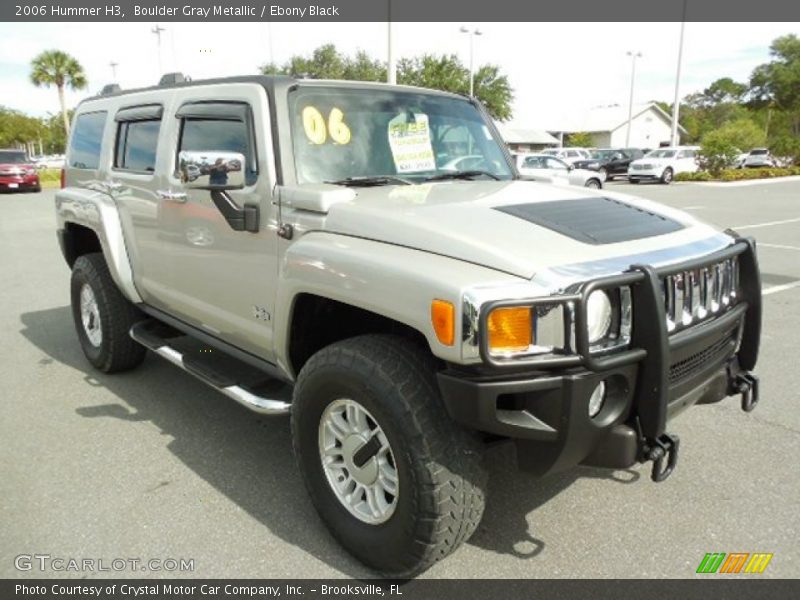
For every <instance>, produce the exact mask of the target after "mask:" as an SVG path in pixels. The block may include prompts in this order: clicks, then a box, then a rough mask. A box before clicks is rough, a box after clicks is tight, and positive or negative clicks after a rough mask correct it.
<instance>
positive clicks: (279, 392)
mask: <svg viewBox="0 0 800 600" xmlns="http://www.w3.org/2000/svg"><path fill="white" fill-rule="evenodd" d="M130 336H131V338H133V339H134V340H135V341H137V342H139V343H140V344H142V345H143V346H145V347H146V348H148V349H150V350H152V351H153V352H155V353H156V354H158V355H159V356H161V357H163V358H166V359H167V360H168V361H169V362H171V363H172V364H174V365H175V366H177V367H180V368H181V369H183V370H184V371H186V372H187V373H191V374H192V375H194V376H195V377H197V378H198V379H199V380H201V381H202V382H204V383H206V384H208V385H210V386H211V387H213V388H215V389H217V390H219V391H220V392H222V393H223V394H225V395H226V396H228V397H229V398H232V399H234V400H236V401H237V402H238V403H239V404H242V405H243V406H246V407H247V408H249V409H250V410H252V411H254V412H257V413H259V414H262V415H287V414H289V410H290V408H291V397H292V388H291V386H290V385H289V384H285V383H283V382H280V381H278V380H276V379H269V378H266V376H264V375H263V374H262V373H260V372H256V370H255V369H253V368H251V367H248V366H245V365H243V364H241V363H239V364H236V365H231V363H232V362H237V363H238V361H235V359H233V358H231V357H229V356H227V355H222V354H221V353H220V352H214V351H212V349H206V348H207V347H206V348H203V349H199V350H198V348H199V347H198V346H197V344H196V343H195V344H194V345H193V342H192V340H191V339H190V338H189V337H188V336H185V335H184V334H182V333H181V332H179V331H177V330H175V329H172V328H171V327H169V326H166V325H164V324H162V323H160V322H158V321H156V320H153V319H147V320H144V321H140V322H139V323H136V324H135V325H134V326H133V327H131V330H130ZM203 353H208V355H205V354H203ZM215 362H216V363H223V364H227V365H229V366H230V367H231V368H223V369H218V368H215V367H217V365H215V364H214V363H215ZM229 372H231V373H233V372H235V373H236V374H238V375H239V376H240V377H241V379H240V378H237V376H236V374H229ZM245 380H247V381H248V383H244V381H245Z"/></svg>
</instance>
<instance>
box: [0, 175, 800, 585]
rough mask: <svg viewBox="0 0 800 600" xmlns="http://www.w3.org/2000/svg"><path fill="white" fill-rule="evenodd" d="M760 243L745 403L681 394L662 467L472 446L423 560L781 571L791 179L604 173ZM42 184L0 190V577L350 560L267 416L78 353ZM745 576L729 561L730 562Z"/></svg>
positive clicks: (352, 565)
mask: <svg viewBox="0 0 800 600" xmlns="http://www.w3.org/2000/svg"><path fill="white" fill-rule="evenodd" d="M608 188H609V189H613V190H614V191H619V192H628V193H635V194H638V195H641V196H643V197H647V198H651V199H654V200H657V201H660V202H664V203H666V204H668V205H670V206H674V207H677V208H682V209H685V210H687V211H689V212H691V213H692V214H694V215H696V216H697V217H699V218H701V219H704V220H707V221H709V222H711V223H714V224H716V225H719V226H720V227H734V228H735V229H737V230H738V231H740V232H741V233H742V234H748V235H753V236H755V237H756V238H757V240H758V242H759V253H760V260H761V268H762V272H763V278H764V284H765V296H764V308H765V311H764V330H763V343H762V354H761V359H760V363H759V367H758V369H757V371H758V374H759V375H760V376H761V381H762V391H761V396H762V400H761V403H760V405H759V406H758V407H757V408H756V410H755V411H754V412H752V413H749V414H747V413H744V412H742V411H741V410H740V408H739V405H738V400H737V399H730V400H727V401H724V402H722V403H720V404H715V405H710V406H700V407H695V408H693V409H691V410H690V411H687V412H685V413H684V414H682V415H681V416H679V417H678V418H677V419H676V420H675V421H673V423H672V424H671V426H670V430H671V431H672V432H674V433H677V434H679V435H680V437H681V456H680V460H679V463H678V467H677V469H676V471H675V473H674V474H673V475H672V477H670V478H669V479H668V480H667V481H666V482H664V483H661V484H654V483H652V482H651V481H650V479H649V469H648V468H646V467H640V468H634V469H630V470H626V471H616V472H605V471H599V470H593V469H588V468H578V469H575V470H573V471H570V472H568V473H563V474H560V475H556V476H553V477H550V478H548V479H544V480H535V479H534V478H532V477H529V476H527V475H525V474H521V473H518V472H517V471H516V470H515V468H514V466H513V453H512V451H511V449H510V448H507V447H499V448H496V449H493V450H492V451H491V452H490V453H489V455H488V458H487V461H488V464H489V468H490V472H491V478H490V487H489V497H488V505H487V508H486V513H485V516H484V519H483V522H482V524H481V526H480V528H479V530H478V531H477V533H476V534H475V535H474V536H473V538H472V539H471V540H470V541H469V542H468V543H467V544H465V545H464V546H463V547H462V548H461V549H460V550H458V551H457V552H456V553H455V554H453V555H452V556H451V557H450V558H448V559H447V560H445V561H444V562H442V563H440V564H438V565H436V566H435V567H434V568H432V569H431V570H429V571H428V572H427V573H425V574H424V577H432V578H439V577H452V578H471V577H484V578H491V577H503V578H517V577H520V578H529V577H693V576H695V575H694V573H695V570H696V568H697V565H698V564H699V562H700V560H701V559H702V558H703V556H704V555H705V553H707V552H771V553H774V558H773V559H772V561H771V563H770V564H769V566H768V568H767V570H766V571H765V573H764V574H763V575H761V577H798V576H800V542H799V541H798V540H800V516H798V515H800V511H798V499H800V468H799V467H798V457H799V456H800V404H799V403H798V393H797V390H798V389H800V368H799V367H800V361H799V360H798V339H800V337H799V336H798V332H800V286H798V282H800V182H796V181H795V182H783V183H769V184H764V185H756V186H734V187H725V188H723V187H719V186H708V185H700V184H675V185H671V186H661V185H644V184H642V185H638V186H632V185H630V184H628V183H617V182H613V183H610V184H609V185H608ZM53 194H54V192H52V191H45V192H43V193H40V194H33V195H4V196H0V205H2V208H3V211H2V215H3V216H2V219H0V281H2V286H0V332H2V345H1V346H0V381H2V387H1V389H2V390H3V393H2V394H0V396H2V403H3V407H2V419H0V440H2V441H1V442H0V444H2V451H3V452H2V453H3V460H2V461H0V498H2V506H3V510H2V516H0V539H2V540H3V543H2V544H0V576H2V577H19V576H26V577H58V576H69V577H84V576H88V577H106V576H122V577H134V576H146V577H150V576H157V577H161V576H171V577H189V576H193V577H201V578H216V577H269V578H280V577H287V578H293V577H370V576H372V573H370V572H369V571H368V570H367V569H365V568H364V567H363V566H361V565H360V564H359V563H358V562H356V561H355V560H354V559H352V558H351V557H350V556H349V555H348V554H347V553H346V552H345V551H344V550H342V549H341V548H340V547H339V546H338V545H337V544H336V542H335V541H334V540H333V539H332V538H331V537H330V535H329V534H328V533H327V531H326V529H325V528H324V526H323V525H322V523H321V521H320V520H319V519H318V517H317V515H316V513H315V512H314V509H313V507H312V506H311V503H310V502H309V500H308V499H307V497H306V493H305V490H304V488H303V485H302V482H301V480H300V477H299V474H298V472H297V470H296V468H295V465H294V461H293V457H292V454H291V444H290V439H289V422H288V419H286V418H265V417H260V416H258V415H255V414H253V413H250V412H248V411H247V410H246V409H244V408H242V407H240V406H239V405H237V404H235V403H233V402H231V401H230V400H227V399H226V398H225V397H223V396H222V395H220V394H218V393H217V392H215V391H213V390H211V389H210V388H208V387H206V386H204V385H203V384H202V383H199V382H198V381H197V380H195V379H194V378H192V377H191V376H190V375H188V374H186V373H183V372H181V371H179V370H177V369H176V368H175V367H173V366H172V365H170V364H168V363H167V362H166V361H164V360H162V359H160V358H158V357H155V356H152V355H151V356H148V358H147V360H146V361H145V363H144V364H143V365H142V366H141V367H140V368H139V369H138V370H135V371H133V372H129V373H124V374H120V375H113V376H107V375H104V374H101V373H99V372H97V371H94V370H93V369H91V368H90V366H89V365H88V363H87V362H86V361H85V359H84V357H83V355H82V354H81V350H80V347H79V345H78V341H77V338H76V336H75V332H74V329H73V324H72V319H71V314H70V308H69V294H68V290H69V287H68V284H69V271H68V268H67V266H66V265H65V264H64V261H63V259H62V258H61V256H60V253H59V250H58V245H57V243H56V238H55V231H54V216H53ZM20 554H48V555H50V556H52V557H61V558H95V559H101V558H102V559H104V560H105V561H107V562H110V561H111V560H112V559H114V558H125V559H127V558H139V559H142V560H146V559H162V560H163V559H168V558H174V559H181V558H183V559H193V560H194V570H193V571H191V572H189V571H186V572H166V571H140V570H131V569H127V568H126V570H123V571H121V572H101V573H97V572H95V573H74V572H57V571H47V572H44V573H41V572H38V571H36V570H34V571H30V572H19V571H17V570H16V569H15V566H14V559H15V557H16V556H18V555H20ZM743 577H746V576H743Z"/></svg>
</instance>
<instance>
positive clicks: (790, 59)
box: [750, 34, 800, 136]
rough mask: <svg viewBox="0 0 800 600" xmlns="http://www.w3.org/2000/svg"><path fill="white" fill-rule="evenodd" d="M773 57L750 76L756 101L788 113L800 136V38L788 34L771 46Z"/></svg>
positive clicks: (796, 133)
mask: <svg viewBox="0 0 800 600" xmlns="http://www.w3.org/2000/svg"><path fill="white" fill-rule="evenodd" d="M769 50H770V55H771V57H772V60H771V61H770V62H768V63H766V64H763V65H760V66H758V67H756V68H755V70H754V71H753V74H752V76H751V77H750V88H751V90H750V91H751V95H752V99H753V103H754V104H755V105H756V106H759V105H760V106H766V107H768V108H772V109H777V110H779V111H783V112H785V113H786V114H787V115H788V116H789V119H790V123H791V133H792V135H794V136H800V38H798V37H797V36H796V35H795V34H789V35H784V36H782V37H779V38H777V39H775V40H774V41H773V42H772V44H771V45H770V48H769Z"/></svg>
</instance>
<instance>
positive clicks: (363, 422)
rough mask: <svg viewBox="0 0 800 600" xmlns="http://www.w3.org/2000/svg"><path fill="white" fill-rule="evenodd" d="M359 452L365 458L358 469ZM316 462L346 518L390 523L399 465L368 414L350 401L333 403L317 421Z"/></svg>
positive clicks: (396, 495) (397, 488) (396, 489)
mask: <svg viewBox="0 0 800 600" xmlns="http://www.w3.org/2000/svg"><path fill="white" fill-rule="evenodd" d="M367 444H368V445H367ZM370 449H371V451H370ZM359 450H362V453H364V452H365V451H366V454H367V458H366V461H365V462H363V463H362V464H361V466H357V465H356V454H357V453H358V452H359ZM319 456H320V460H321V461H322V469H323V471H325V477H326V478H327V480H328V483H329V484H330V486H331V489H332V490H333V493H334V495H335V496H336V498H338V500H339V502H341V503H342V506H344V507H345V508H346V509H347V510H348V511H349V512H350V514H352V515H353V516H354V517H356V518H357V519H358V520H360V521H363V522H364V523H368V524H370V525H378V524H380V523H384V522H386V521H388V520H389V518H390V517H391V516H392V515H393V514H394V510H395V508H396V507H397V498H398V490H399V480H398V476H397V464H396V463H395V460H394V455H393V454H392V449H391V446H389V440H387V439H386V434H384V432H383V429H381V427H380V425H378V422H377V421H376V420H375V418H374V417H373V416H372V415H371V414H370V413H369V411H367V409H365V408H364V407H363V406H361V404H359V403H358V402H356V401H355V400H350V399H339V400H334V401H333V402H331V403H330V404H329V405H328V406H327V408H325V411H324V412H323V413H322V417H321V418H320V423H319ZM361 458H362V460H363V458H364V457H361Z"/></svg>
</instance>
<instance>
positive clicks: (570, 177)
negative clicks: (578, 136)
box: [512, 154, 605, 189]
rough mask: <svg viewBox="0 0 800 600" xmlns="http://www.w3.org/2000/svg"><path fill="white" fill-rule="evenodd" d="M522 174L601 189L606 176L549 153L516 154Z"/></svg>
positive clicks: (563, 183)
mask: <svg viewBox="0 0 800 600" xmlns="http://www.w3.org/2000/svg"><path fill="white" fill-rule="evenodd" d="M512 156H513V157H514V161H515V162H516V164H517V170H518V171H519V173H520V175H522V176H523V177H524V178H526V179H533V180H534V181H542V182H544V183H555V184H560V185H580V186H583V187H588V188H594V189H600V188H602V187H603V182H604V181H605V176H604V175H603V174H602V173H601V172H599V171H590V170H588V169H578V168H576V167H574V166H572V165H569V164H567V163H566V162H564V161H563V160H561V159H559V158H556V157H555V156H550V155H547V154H514V155H512Z"/></svg>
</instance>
